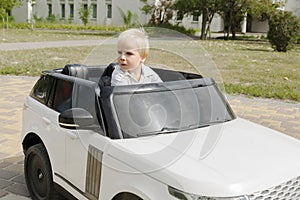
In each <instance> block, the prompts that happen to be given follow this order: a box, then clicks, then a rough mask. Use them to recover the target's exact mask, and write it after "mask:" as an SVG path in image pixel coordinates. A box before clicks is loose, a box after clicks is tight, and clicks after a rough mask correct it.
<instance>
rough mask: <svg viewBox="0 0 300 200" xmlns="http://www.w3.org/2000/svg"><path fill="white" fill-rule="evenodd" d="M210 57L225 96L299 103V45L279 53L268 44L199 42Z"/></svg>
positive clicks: (259, 42)
mask: <svg viewBox="0 0 300 200" xmlns="http://www.w3.org/2000/svg"><path fill="white" fill-rule="evenodd" d="M200 44H201V45H202V46H203V47H204V48H205V49H207V51H208V52H209V53H210V54H211V55H212V56H213V60H214V62H215V63H216V64H217V66H218V69H219V70H220V72H221V74H222V78H223V80H224V84H225V89H226V91H227V92H228V93H231V94H232V93H238V94H245V95H248V96H255V97H267V98H277V99H289V100H296V101H300V46H299V45H298V46H296V48H295V49H293V50H291V51H288V52H287V53H279V52H275V51H273V49H272V48H271V47H270V45H269V43H268V42H261V41H223V40H212V41H200Z"/></svg>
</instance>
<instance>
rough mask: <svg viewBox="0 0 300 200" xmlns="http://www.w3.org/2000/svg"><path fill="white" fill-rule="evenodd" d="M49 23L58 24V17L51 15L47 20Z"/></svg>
mask: <svg viewBox="0 0 300 200" xmlns="http://www.w3.org/2000/svg"><path fill="white" fill-rule="evenodd" d="M46 20H47V22H50V23H54V22H56V16H55V15H53V14H51V15H49V16H48V17H47V18H46Z"/></svg>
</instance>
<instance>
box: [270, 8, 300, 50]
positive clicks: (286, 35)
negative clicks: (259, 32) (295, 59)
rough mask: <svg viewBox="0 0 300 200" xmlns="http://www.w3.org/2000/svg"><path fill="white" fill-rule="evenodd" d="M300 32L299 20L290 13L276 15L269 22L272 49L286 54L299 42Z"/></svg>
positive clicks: (280, 12) (277, 13) (281, 12)
mask: <svg viewBox="0 0 300 200" xmlns="http://www.w3.org/2000/svg"><path fill="white" fill-rule="evenodd" d="M299 31H300V22H299V19H298V18H297V17H296V16H294V15H293V14H292V13H291V12H288V11H279V12H276V13H274V14H273V15H272V16H271V18H270V20H269V31H268V35H267V37H268V39H269V42H270V43H271V45H272V48H273V49H274V50H276V51H279V52H286V51H287V50H289V49H291V48H292V47H293V46H294V44H295V43H296V42H297V35H298V34H299Z"/></svg>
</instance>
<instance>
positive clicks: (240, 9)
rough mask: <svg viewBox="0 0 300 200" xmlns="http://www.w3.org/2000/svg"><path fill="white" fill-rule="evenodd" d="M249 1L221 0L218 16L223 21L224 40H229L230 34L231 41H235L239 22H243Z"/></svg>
mask: <svg viewBox="0 0 300 200" xmlns="http://www.w3.org/2000/svg"><path fill="white" fill-rule="evenodd" d="M249 3H250V1H249V0H223V1H222V3H221V9H220V10H219V12H218V13H219V14H220V15H221V16H222V17H223V20H224V31H225V33H226V38H227V39H228V38H229V35H230V32H231V34H232V39H235V37H236V32H237V31H238V30H239V28H240V24H241V22H242V21H243V20H244V17H245V13H246V12H247V10H248V8H249Z"/></svg>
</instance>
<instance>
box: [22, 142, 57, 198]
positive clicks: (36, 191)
mask: <svg viewBox="0 0 300 200" xmlns="http://www.w3.org/2000/svg"><path fill="white" fill-rule="evenodd" d="M24 173H25V180H26V184H27V188H28V191H29V193H30V196H31V198H32V199H33V200H52V199H60V197H59V195H58V193H57V192H56V191H55V189H54V184H53V177H52V170H51V164H50V161H49V157H48V154H47V151H46V149H45V147H44V146H43V144H36V145H33V146H31V147H30V148H29V149H28V150H27V151H26V152H25V161H24Z"/></svg>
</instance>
